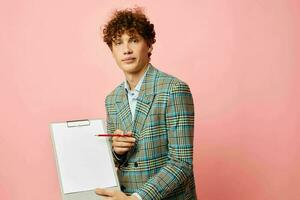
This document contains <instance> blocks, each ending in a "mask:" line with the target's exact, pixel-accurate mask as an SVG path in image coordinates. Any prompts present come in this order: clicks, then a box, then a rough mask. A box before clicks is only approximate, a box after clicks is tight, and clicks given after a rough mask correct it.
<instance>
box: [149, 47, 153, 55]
mask: <svg viewBox="0 0 300 200" xmlns="http://www.w3.org/2000/svg"><path fill="white" fill-rule="evenodd" d="M152 50H153V46H152V45H151V46H150V47H149V49H148V53H151V52H152Z"/></svg>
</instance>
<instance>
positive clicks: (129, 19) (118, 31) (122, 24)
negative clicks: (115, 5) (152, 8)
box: [103, 7, 156, 58]
mask: <svg viewBox="0 0 300 200" xmlns="http://www.w3.org/2000/svg"><path fill="white" fill-rule="evenodd" d="M125 32H126V33H128V34H129V35H134V34H136V33H138V34H139V35H140V36H142V37H143V38H144V39H145V41H146V42H147V44H148V46H149V47H150V46H152V44H154V43H155V41H156V40H155V31H154V25H153V24H151V23H150V21H149V19H148V18H147V17H146V15H145V14H144V12H143V10H142V8H140V7H136V8H132V9H129V8H128V9H125V10H116V11H115V12H114V13H113V16H112V17H111V19H110V20H109V21H108V23H107V24H106V25H104V28H103V40H104V42H105V43H106V44H107V45H108V46H109V48H110V49H112V43H113V42H114V41H115V40H116V39H117V38H119V37H121V36H122V34H123V33H125ZM150 56H151V53H149V58H150Z"/></svg>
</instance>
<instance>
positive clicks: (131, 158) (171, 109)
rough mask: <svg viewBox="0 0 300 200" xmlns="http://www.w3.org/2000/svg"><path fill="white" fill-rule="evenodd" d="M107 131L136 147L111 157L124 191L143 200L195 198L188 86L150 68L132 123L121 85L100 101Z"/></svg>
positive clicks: (192, 112) (192, 117)
mask: <svg viewBox="0 0 300 200" xmlns="http://www.w3.org/2000/svg"><path fill="white" fill-rule="evenodd" d="M105 106H106V111H107V130H108V133H113V132H114V131H115V130H116V129H121V130H123V131H132V132H133V133H134V137H135V138H136V145H135V147H134V148H132V149H131V150H130V151H129V152H128V153H127V154H126V155H125V156H123V157H122V158H117V157H116V155H114V157H115V163H116V165H117V166H118V168H119V170H118V177H119V181H120V185H121V189H122V191H123V192H125V193H127V194H132V193H135V192H136V193H138V194H139V195H140V196H141V197H142V199H143V200H154V199H164V200H166V199H172V200H175V199H181V200H189V199H196V193H195V183H194V175H193V165H192V164H193V133H194V105H193V99H192V95H191V93H190V89H189V87H188V86H187V85H186V84H185V83H184V82H182V81H180V80H179V79H177V78H175V77H172V76H170V75H168V74H165V73H163V72H161V71H159V70H157V69H156V68H154V67H153V66H151V65H150V67H149V69H148V71H147V74H146V76H145V78H144V80H143V83H142V86H141V90H140V92H139V97H138V100H137V105H136V111H135V118H134V119H135V120H134V121H132V117H131V112H130V107H129V103H128V99H127V93H126V91H125V89H124V83H122V84H120V85H119V86H118V87H116V88H115V90H114V91H112V92H111V93H110V94H109V95H108V96H107V97H106V99H105Z"/></svg>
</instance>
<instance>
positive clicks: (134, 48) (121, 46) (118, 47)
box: [112, 32, 152, 75]
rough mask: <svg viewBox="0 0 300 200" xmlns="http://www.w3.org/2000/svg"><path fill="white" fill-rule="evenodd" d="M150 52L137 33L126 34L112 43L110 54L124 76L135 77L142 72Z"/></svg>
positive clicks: (150, 48)
mask: <svg viewBox="0 0 300 200" xmlns="http://www.w3.org/2000/svg"><path fill="white" fill-rule="evenodd" d="M151 51H152V47H149V46H148V44H147V42H146V41H145V39H144V38H143V37H142V36H140V35H139V34H138V33H135V34H133V35H128V34H127V33H126V32H124V33H123V35H121V37H119V38H117V39H115V40H114V41H113V43H112V54H113V57H114V58H115V60H116V62H117V64H118V66H119V67H120V68H121V70H123V72H124V73H125V75H135V74H139V72H141V71H143V70H144V69H145V67H146V66H147V64H148V63H149V61H150V59H149V57H148V53H149V52H151Z"/></svg>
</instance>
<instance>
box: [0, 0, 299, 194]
mask: <svg viewBox="0 0 300 200" xmlns="http://www.w3.org/2000/svg"><path fill="white" fill-rule="evenodd" d="M134 4H138V5H141V6H145V7H146V12H147V14H148V15H149V17H150V19H151V20H152V21H153V23H154V24H155V26H156V31H157V35H158V38H157V43H156V44H155V46H154V52H153V58H152V63H153V64H154V65H155V66H157V67H159V68H160V69H161V70H163V71H166V72H168V73H170V74H174V75H176V76H178V77H180V78H181V79H183V80H186V82H188V83H189V85H190V86H191V89H192V92H193V95H194V100H195V106H196V132H195V162H194V163H195V174H196V181H197V193H198V196H199V199H201V200H224V199H225V200H227V199H228V200H229V199H230V200H283V199H284V200H285V199H300V190H299V184H300V156H299V153H298V152H299V151H300V145H299V144H300V136H299V133H300V123H299V121H300V120H299V119H300V107H299V105H298V102H299V101H300V91H299V84H300V81H299V75H300V70H299V66H300V56H299V55H300V39H299V35H300V3H299V1H298V0H256V1H253V0H203V1H175V2H174V1H156V2H153V1H132V2H130V3H125V1H98V0H87V1H71V0H64V1H58V0H52V1H37V0H27V1H17V0H11V1H1V2H0V24H1V31H0V92H1V107H0V110H1V116H0V124H1V125H0V199H1V200H2V199H3V200H35V199H43V200H56V199H57V200H58V199H59V198H60V194H59V185H58V179H57V176H56V171H55V164H54V158H53V154H52V148H51V143H50V136H49V128H48V124H49V123H50V122H53V121H62V120H69V119H80V118H99V117H100V118H103V117H105V111H104V102H103V101H104V97H105V95H106V94H107V93H108V92H109V91H110V90H112V89H113V88H114V86H116V84H117V83H119V82H120V81H121V80H122V79H123V76H122V73H121V71H120V70H119V69H118V68H117V67H116V65H115V63H114V61H113V59H112V57H111V55H110V51H109V49H108V48H107V47H106V46H105V44H103V43H102V41H101V39H100V38H99V25H101V24H103V23H104V22H105V21H106V20H107V19H108V17H109V13H110V11H111V10H112V9H113V8H116V7H117V8H120V7H124V6H128V5H134ZM164 10H165V11H164Z"/></svg>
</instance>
